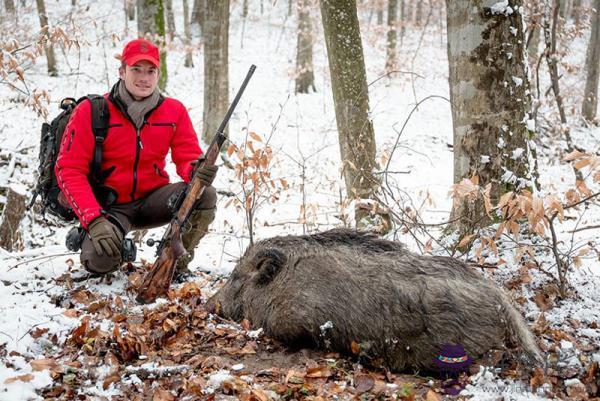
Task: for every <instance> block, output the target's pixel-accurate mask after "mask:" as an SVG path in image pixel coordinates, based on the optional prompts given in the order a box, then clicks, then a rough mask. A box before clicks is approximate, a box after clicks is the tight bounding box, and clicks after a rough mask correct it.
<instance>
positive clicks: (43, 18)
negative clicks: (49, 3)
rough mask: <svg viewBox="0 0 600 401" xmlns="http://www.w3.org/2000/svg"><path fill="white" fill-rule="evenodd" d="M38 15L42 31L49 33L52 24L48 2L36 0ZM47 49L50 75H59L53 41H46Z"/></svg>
mask: <svg viewBox="0 0 600 401" xmlns="http://www.w3.org/2000/svg"><path fill="white" fill-rule="evenodd" d="M36 4H37V9H38V15H39V18H40V27H41V28H42V31H46V33H48V29H49V28H50V26H49V25H48V15H47V14H46V4H44V0H36ZM45 50H46V61H47V63H48V75H50V76H51V77H56V76H58V70H57V69H56V56H55V55H54V47H52V43H50V41H49V40H48V41H46V44H45Z"/></svg>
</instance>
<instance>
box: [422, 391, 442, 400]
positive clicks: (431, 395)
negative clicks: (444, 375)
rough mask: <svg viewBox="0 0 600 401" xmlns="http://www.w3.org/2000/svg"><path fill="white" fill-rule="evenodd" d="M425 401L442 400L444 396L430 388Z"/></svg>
mask: <svg viewBox="0 0 600 401" xmlns="http://www.w3.org/2000/svg"><path fill="white" fill-rule="evenodd" d="M425 401H442V396H441V395H439V394H438V393H436V392H435V391H433V390H429V391H428V392H427V395H425Z"/></svg>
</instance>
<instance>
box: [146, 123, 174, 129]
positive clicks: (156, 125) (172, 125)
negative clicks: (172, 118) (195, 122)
mask: <svg viewBox="0 0 600 401" xmlns="http://www.w3.org/2000/svg"><path fill="white" fill-rule="evenodd" d="M150 125H153V126H155V127H173V128H175V123H151V124H150Z"/></svg>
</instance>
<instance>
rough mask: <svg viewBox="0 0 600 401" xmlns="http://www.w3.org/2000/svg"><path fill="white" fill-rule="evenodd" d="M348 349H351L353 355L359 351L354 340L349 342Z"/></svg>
mask: <svg viewBox="0 0 600 401" xmlns="http://www.w3.org/2000/svg"><path fill="white" fill-rule="evenodd" d="M350 349H351V350H352V353H353V354H354V355H358V353H359V352H360V346H359V345H358V343H357V342H356V341H352V343H351V344H350Z"/></svg>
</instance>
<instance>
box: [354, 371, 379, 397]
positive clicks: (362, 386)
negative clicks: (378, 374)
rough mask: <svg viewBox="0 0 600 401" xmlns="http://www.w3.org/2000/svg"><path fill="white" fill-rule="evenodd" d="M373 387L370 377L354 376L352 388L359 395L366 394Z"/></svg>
mask: <svg viewBox="0 0 600 401" xmlns="http://www.w3.org/2000/svg"><path fill="white" fill-rule="evenodd" d="M374 385H375V379H374V378H373V377H372V376H371V375H356V376H354V388H356V391H357V392H359V393H366V392H367V391H369V390H371V389H372V388H373V386H374Z"/></svg>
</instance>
